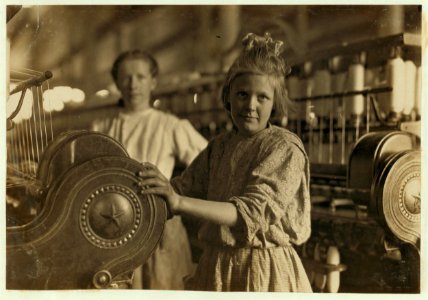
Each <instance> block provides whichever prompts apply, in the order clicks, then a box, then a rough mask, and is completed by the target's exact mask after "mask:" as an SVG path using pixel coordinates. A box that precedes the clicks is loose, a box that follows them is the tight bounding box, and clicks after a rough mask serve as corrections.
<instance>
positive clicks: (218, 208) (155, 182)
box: [138, 163, 238, 226]
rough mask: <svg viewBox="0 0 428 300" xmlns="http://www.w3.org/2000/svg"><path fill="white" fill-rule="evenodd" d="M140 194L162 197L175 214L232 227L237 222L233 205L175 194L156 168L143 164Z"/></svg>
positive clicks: (236, 213)
mask: <svg viewBox="0 0 428 300" xmlns="http://www.w3.org/2000/svg"><path fill="white" fill-rule="evenodd" d="M138 175H139V176H140V177H141V181H140V183H139V185H140V186H141V187H142V190H141V193H142V194H155V195H159V196H161V197H163V198H164V199H165V201H166V203H167V205H168V208H169V210H170V211H171V212H172V213H175V214H185V215H188V216H192V217H196V218H200V219H203V220H206V221H209V222H213V223H215V224H219V225H226V226H234V225H235V224H236V223H237V221H238V211H237V209H236V207H235V205H234V204H233V203H230V202H217V201H209V200H203V199H197V198H191V197H185V196H181V195H179V194H177V193H176V192H175V191H174V189H173V187H172V186H171V184H170V182H169V180H168V179H167V178H166V177H165V176H163V175H162V173H161V172H160V171H159V170H158V169H157V167H156V166H154V165H152V164H150V163H143V168H142V170H141V171H140V172H139V174H138Z"/></svg>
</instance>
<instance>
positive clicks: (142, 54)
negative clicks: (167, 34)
mask: <svg viewBox="0 0 428 300" xmlns="http://www.w3.org/2000/svg"><path fill="white" fill-rule="evenodd" d="M128 59H141V60H142V61H145V62H147V63H148V64H149V67H150V73H151V74H152V77H153V78H156V76H157V75H158V72H159V66H158V63H157V61H156V60H155V59H154V58H153V56H152V55H151V54H150V53H148V52H146V51H142V50H138V49H135V50H131V51H126V52H122V53H121V54H120V55H119V56H118V57H117V58H116V60H115V61H114V63H113V67H112V68H111V76H112V77H113V79H114V81H115V82H117V77H118V73H119V67H120V64H121V63H122V62H123V61H125V60H128Z"/></svg>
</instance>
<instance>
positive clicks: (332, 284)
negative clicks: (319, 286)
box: [325, 246, 340, 293]
mask: <svg viewBox="0 0 428 300" xmlns="http://www.w3.org/2000/svg"><path fill="white" fill-rule="evenodd" d="M326 262H327V264H329V265H335V266H337V265H339V264H340V253H339V249H337V247H336V246H329V247H328V250H327V259H326ZM339 286H340V272H339V271H333V272H330V273H328V274H327V282H326V287H325V288H326V291H327V292H329V293H337V292H338V291H339Z"/></svg>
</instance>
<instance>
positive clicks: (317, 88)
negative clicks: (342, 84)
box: [313, 62, 331, 163]
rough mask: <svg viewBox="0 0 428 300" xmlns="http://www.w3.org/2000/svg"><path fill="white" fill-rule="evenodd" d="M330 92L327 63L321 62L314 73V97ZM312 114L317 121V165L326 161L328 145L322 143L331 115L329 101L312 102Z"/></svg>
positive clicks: (329, 76)
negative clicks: (313, 113)
mask: <svg viewBox="0 0 428 300" xmlns="http://www.w3.org/2000/svg"><path fill="white" fill-rule="evenodd" d="M330 92H331V75H330V72H329V71H328V69H327V62H321V63H320V66H319V69H317V70H316V71H315V73H314V91H313V94H314V96H319V95H328V94H330ZM314 112H315V115H316V117H317V119H318V130H319V131H318V136H317V139H316V144H318V146H319V151H318V158H317V161H318V162H319V163H325V162H327V161H328V156H329V155H328V151H329V144H328V143H324V139H325V138H324V129H326V128H328V125H329V123H328V121H329V118H328V117H329V116H330V115H331V114H330V112H331V100H330V99H323V100H318V101H314Z"/></svg>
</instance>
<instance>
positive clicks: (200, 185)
mask: <svg viewBox="0 0 428 300" xmlns="http://www.w3.org/2000/svg"><path fill="white" fill-rule="evenodd" d="M172 184H173V186H174V188H175V190H176V191H177V192H178V193H179V194H183V195H186V196H189V197H195V198H200V199H208V200H215V201H229V202H232V203H234V204H235V205H236V207H237V210H238V218H239V219H238V223H237V225H235V226H233V227H228V226H225V225H216V224H214V223H210V222H205V223H203V225H202V227H201V229H200V231H199V233H198V238H199V239H200V240H201V241H202V243H203V244H204V245H205V246H204V247H205V248H204V252H203V254H202V256H201V259H200V262H199V264H198V267H197V270H196V273H195V275H194V276H193V277H192V278H191V279H190V280H189V282H188V287H187V288H189V289H195V290H208V291H295V292H310V291H311V286H310V283H309V280H308V277H307V275H306V273H305V270H304V268H303V265H302V262H301V260H300V258H299V256H298V255H297V253H296V252H295V250H294V248H293V246H292V244H297V245H298V244H302V243H303V242H305V241H306V240H307V239H308V238H309V236H310V232H311V227H310V208H311V203H310V198H309V162H308V158H307V156H306V153H305V151H304V148H303V145H302V143H301V141H300V139H299V138H298V137H297V136H296V135H294V134H293V133H291V132H289V131H288V130H285V129H283V128H280V127H276V126H272V125H269V127H268V128H267V129H265V130H262V131H261V132H259V133H257V134H256V135H255V136H252V137H250V138H245V137H242V136H240V135H238V134H237V132H236V131H232V132H228V133H225V134H222V135H220V136H218V137H216V138H215V139H214V140H212V141H211V142H210V143H209V145H208V147H207V148H206V149H205V150H204V151H203V152H202V153H201V154H200V155H199V156H198V157H197V158H196V159H195V160H194V161H193V163H192V164H191V165H190V167H189V168H187V170H186V171H185V172H183V173H182V175H181V176H179V177H176V178H174V179H173V180H172Z"/></svg>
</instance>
